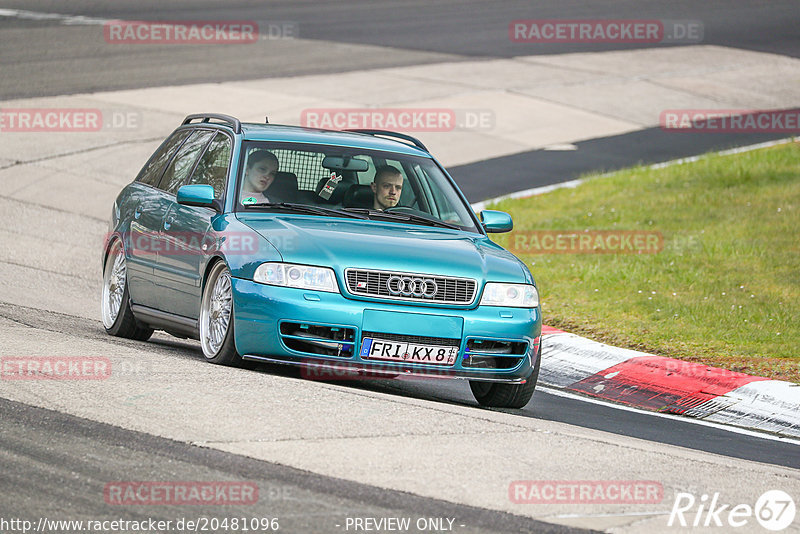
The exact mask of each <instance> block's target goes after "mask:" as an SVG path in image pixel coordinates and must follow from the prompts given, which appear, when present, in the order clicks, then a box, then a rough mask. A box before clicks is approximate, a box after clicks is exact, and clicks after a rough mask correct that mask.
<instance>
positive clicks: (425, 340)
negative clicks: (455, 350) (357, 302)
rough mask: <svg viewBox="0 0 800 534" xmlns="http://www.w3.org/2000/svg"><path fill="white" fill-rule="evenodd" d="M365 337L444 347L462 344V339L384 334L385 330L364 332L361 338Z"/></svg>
mask: <svg viewBox="0 0 800 534" xmlns="http://www.w3.org/2000/svg"><path fill="white" fill-rule="evenodd" d="M365 337H371V338H378V339H385V340H386V341H397V342H400V343H415V344H417V345H441V346H443V347H453V346H455V347H459V346H461V340H460V339H451V338H447V337H425V336H404V335H400V334H384V333H383V332H362V333H361V340H362V341H363V340H364V338H365Z"/></svg>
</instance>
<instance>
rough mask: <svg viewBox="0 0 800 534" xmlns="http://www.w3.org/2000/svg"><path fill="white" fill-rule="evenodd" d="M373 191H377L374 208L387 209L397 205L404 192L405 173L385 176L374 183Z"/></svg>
mask: <svg viewBox="0 0 800 534" xmlns="http://www.w3.org/2000/svg"><path fill="white" fill-rule="evenodd" d="M372 192H373V193H375V205H374V206H373V207H374V209H376V210H385V209H388V208H393V207H395V206H397V203H398V202H400V193H402V192H403V175H401V174H390V175H388V176H383V177H382V178H381V179H380V181H378V182H373V183H372Z"/></svg>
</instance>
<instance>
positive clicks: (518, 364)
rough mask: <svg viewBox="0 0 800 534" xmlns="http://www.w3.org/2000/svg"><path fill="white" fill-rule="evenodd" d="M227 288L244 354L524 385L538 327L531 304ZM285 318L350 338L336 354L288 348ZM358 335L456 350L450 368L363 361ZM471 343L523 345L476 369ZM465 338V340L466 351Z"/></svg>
mask: <svg viewBox="0 0 800 534" xmlns="http://www.w3.org/2000/svg"><path fill="white" fill-rule="evenodd" d="M232 286H233V301H234V333H235V342H236V349H237V351H238V352H239V354H241V355H242V356H243V357H244V358H245V359H250V360H261V361H269V362H274V363H290V364H295V365H304V366H308V365H312V366H316V367H319V366H321V367H322V368H325V367H330V368H336V369H352V370H353V371H365V372H381V371H383V372H385V373H388V374H392V375H397V374H403V375H419V376H428V377H448V378H461V379H469V380H484V381H496V382H507V383H524V382H525V380H526V379H527V377H528V376H530V374H531V372H532V371H533V367H534V365H535V364H536V360H535V359H536V357H537V354H538V348H539V342H540V339H541V337H540V336H541V326H542V321H541V315H540V313H539V309H538V308H534V309H525V308H503V307H495V306H478V307H476V308H473V309H454V308H443V307H432V306H431V307H428V306H418V305H403V304H399V303H396V302H388V301H375V300H357V299H352V298H345V297H344V296H343V295H341V294H340V293H325V292H318V291H308V290H303V289H296V288H286V287H277V286H268V285H264V284H258V283H256V282H253V281H252V280H244V279H239V278H234V279H233V280H232ZM287 323H291V324H295V323H297V324H303V326H305V325H312V326H314V325H317V326H329V327H333V328H335V329H345V330H346V331H347V332H348V336H351V337H352V339H348V340H347V342H342V343H340V348H341V345H344V346H345V347H346V348H347V349H348V350H345V351H344V353H343V354H338V355H336V354H333V355H330V354H327V355H326V354H315V353H310V352H307V351H305V350H297V345H296V344H294V345H293V347H290V346H289V345H290V344H292V343H291V342H292V339H291V338H292V336H287V335H286V328H284V329H283V332H282V328H281V325H284V326H285V325H286V324H287ZM364 332H370V335H371V336H374V337H379V336H381V334H384V335H386V336H419V337H421V338H423V340H424V339H425V338H428V339H434V338H436V339H441V338H446V339H451V340H453V342H454V343H453V345H458V347H459V353H458V357H457V358H456V362H455V364H454V365H452V366H441V365H431V364H421V363H408V362H397V363H396V362H385V361H378V360H374V359H366V358H363V357H362V356H361V338H362V334H363V333H364ZM475 340H486V341H489V342H492V341H496V342H503V343H513V344H515V346H523V345H520V343H524V349H523V351H522V353H521V354H520V355H519V357H518V358H517V360H514V361H513V362H512V361H511V360H504V361H505V362H511V365H510V366H507V367H506V368H491V367H489V368H487V367H475V366H474V365H470V362H475V361H476V358H478V356H476V355H478V354H479V353H478V352H476V351H475V348H474V346H475V345H474V341H475ZM468 341H471V343H472V344H471V347H472V349H471V350H470V349H469V348H468ZM423 342H424V341H423ZM324 344H325V343H322V345H324ZM335 344H336V343H335V342H334V345H335ZM351 345H352V346H351ZM340 352H341V350H340ZM483 357H484V358H485V357H486V356H485V355H484V356H483Z"/></svg>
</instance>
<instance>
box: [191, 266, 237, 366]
mask: <svg viewBox="0 0 800 534" xmlns="http://www.w3.org/2000/svg"><path fill="white" fill-rule="evenodd" d="M200 345H201V346H202V347H203V355H204V356H205V358H206V361H208V362H210V363H215V364H218V365H228V366H235V367H241V366H242V365H243V364H244V360H242V357H241V356H240V355H239V353H238V352H237V351H236V343H235V338H234V335H233V290H232V286H231V272H230V270H229V269H228V267H227V265H225V263H224V262H222V261H218V262H217V263H215V264H214V266H213V267H212V268H211V272H210V273H209V274H208V278H207V279H206V283H205V286H204V288H203V297H202V300H201V302H200Z"/></svg>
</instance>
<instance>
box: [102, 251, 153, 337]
mask: <svg viewBox="0 0 800 534" xmlns="http://www.w3.org/2000/svg"><path fill="white" fill-rule="evenodd" d="M100 298H101V302H100V306H101V310H102V314H103V327H104V328H105V329H106V333H108V334H110V335H112V336H117V337H125V338H128V339H136V340H139V341H146V340H148V339H150V336H152V335H153V329H152V328H149V327H148V326H147V325H144V324H142V323H140V322H138V321H137V320H136V317H134V316H133V312H132V311H131V299H130V295H129V294H128V277H127V269H126V268H125V251H124V250H123V248H122V243H121V242H120V241H119V240H118V239H116V240H114V242H113V243H112V244H111V248H110V249H109V251H108V256H106V264H105V267H104V268H103V292H102V296H101V297H100Z"/></svg>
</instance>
